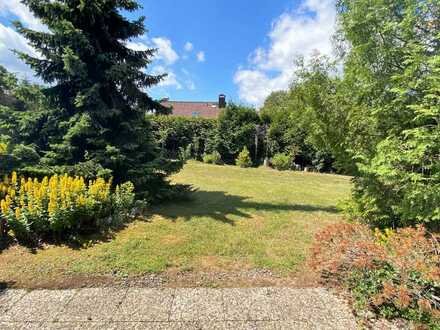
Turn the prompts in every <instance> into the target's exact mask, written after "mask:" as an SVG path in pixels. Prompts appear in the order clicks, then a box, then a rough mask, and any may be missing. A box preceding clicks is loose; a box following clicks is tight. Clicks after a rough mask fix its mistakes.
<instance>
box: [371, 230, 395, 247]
mask: <svg viewBox="0 0 440 330" xmlns="http://www.w3.org/2000/svg"><path fill="white" fill-rule="evenodd" d="M395 233H396V232H395V231H394V230H392V229H391V228H385V230H384V231H382V230H380V229H378V228H375V229H374V237H376V239H377V241H378V243H379V244H382V245H385V244H387V242H388V241H389V239H390V238H391V237H392V236H394V234H395Z"/></svg>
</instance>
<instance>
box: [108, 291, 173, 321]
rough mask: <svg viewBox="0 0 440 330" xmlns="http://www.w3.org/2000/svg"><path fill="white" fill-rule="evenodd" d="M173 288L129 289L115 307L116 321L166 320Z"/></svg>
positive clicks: (168, 315)
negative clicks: (119, 303) (116, 307)
mask: <svg viewBox="0 0 440 330" xmlns="http://www.w3.org/2000/svg"><path fill="white" fill-rule="evenodd" d="M174 295H175V290H174V289H129V290H128V291H127V294H126V295H125V299H124V301H123V302H122V304H121V305H120V306H119V308H118V309H117V311H116V313H115V315H114V318H113V319H114V320H117V321H130V322H138V321H143V322H145V321H168V319H169V317H170V310H171V304H172V301H173V298H174Z"/></svg>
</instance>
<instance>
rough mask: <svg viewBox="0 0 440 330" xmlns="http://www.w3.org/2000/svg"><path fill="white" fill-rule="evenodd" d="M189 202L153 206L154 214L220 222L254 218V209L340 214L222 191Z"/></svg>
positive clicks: (198, 194) (197, 193)
mask: <svg viewBox="0 0 440 330" xmlns="http://www.w3.org/2000/svg"><path fill="white" fill-rule="evenodd" d="M192 194H193V198H192V199H191V200H190V201H188V202H185V203H183V202H174V203H166V204H163V205H161V206H158V207H156V208H153V210H152V211H151V214H152V215H154V214H156V215H160V216H163V217H165V218H169V219H171V220H176V219H178V218H183V219H185V220H190V219H191V218H192V217H194V216H199V217H202V216H206V217H210V218H213V219H215V220H217V221H221V222H224V223H228V224H230V225H234V223H235V222H234V220H233V219H232V217H242V218H252V212H258V211H271V212H283V211H299V212H327V213H333V214H335V213H338V210H337V208H336V207H325V206H319V205H308V204H273V203H261V202H255V201H252V200H250V197H244V196H236V195H229V194H227V193H226V192H223V191H195V192H193V193H192Z"/></svg>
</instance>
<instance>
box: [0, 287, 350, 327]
mask: <svg viewBox="0 0 440 330" xmlns="http://www.w3.org/2000/svg"><path fill="white" fill-rule="evenodd" d="M0 329H341V330H349V329H356V322H355V319H354V316H353V314H352V313H351V311H350V308H349V307H348V305H347V304H346V303H345V302H344V301H343V300H341V299H340V298H338V297H336V296H335V295H333V294H332V293H330V292H329V291H327V290H325V289H322V288H316V289H315V288H307V289H293V288H240V289H208V288H193V289H171V288H170V289H168V288H166V289H149V288H142V289H140V288H139V289H137V288H127V289H121V288H92V289H90V288H87V289H86V288H84V289H72V290H34V291H25V290H10V289H7V290H4V291H0Z"/></svg>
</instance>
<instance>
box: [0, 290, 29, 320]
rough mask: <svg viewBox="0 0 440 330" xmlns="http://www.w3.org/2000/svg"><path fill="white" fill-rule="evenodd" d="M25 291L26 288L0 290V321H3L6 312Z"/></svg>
mask: <svg viewBox="0 0 440 330" xmlns="http://www.w3.org/2000/svg"><path fill="white" fill-rule="evenodd" d="M26 293H27V291H26V290H2V291H0V321H3V320H4V319H3V318H4V315H5V314H6V312H7V311H8V310H9V309H11V307H12V306H14V304H15V303H16V302H17V301H19V300H20V299H21V298H23V296H24V295H25V294H26Z"/></svg>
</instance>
